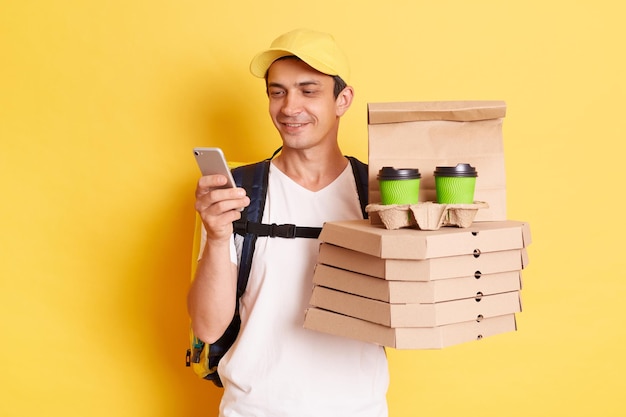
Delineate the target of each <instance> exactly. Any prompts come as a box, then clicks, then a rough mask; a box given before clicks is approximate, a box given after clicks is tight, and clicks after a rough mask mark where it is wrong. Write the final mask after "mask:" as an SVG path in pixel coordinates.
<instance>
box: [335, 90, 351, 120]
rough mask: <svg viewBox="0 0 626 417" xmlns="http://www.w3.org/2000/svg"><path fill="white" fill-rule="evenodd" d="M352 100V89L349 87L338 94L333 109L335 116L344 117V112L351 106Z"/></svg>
mask: <svg viewBox="0 0 626 417" xmlns="http://www.w3.org/2000/svg"><path fill="white" fill-rule="evenodd" d="M353 99H354V89H353V88H352V87H350V86H347V87H346V88H344V89H343V91H341V93H339V95H338V96H337V99H336V100H335V107H336V109H337V116H338V117H341V116H343V115H344V113H345V112H346V111H348V109H349V108H350V105H351V104H352V100H353Z"/></svg>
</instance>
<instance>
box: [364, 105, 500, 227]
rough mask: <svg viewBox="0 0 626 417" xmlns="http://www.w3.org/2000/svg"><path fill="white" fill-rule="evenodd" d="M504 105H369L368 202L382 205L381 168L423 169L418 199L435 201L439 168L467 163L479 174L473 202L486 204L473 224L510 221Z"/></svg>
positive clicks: (421, 170)
mask: <svg viewBox="0 0 626 417" xmlns="http://www.w3.org/2000/svg"><path fill="white" fill-rule="evenodd" d="M505 114H506V104H505V103H504V102H503V101H438V102H405V103H369V104H368V138H369V156H368V160H369V161H368V162H369V201H370V203H379V202H380V191H379V189H378V180H377V179H376V176H377V175H378V170H379V169H380V168H381V167H383V166H392V167H395V168H419V170H420V173H421V174H422V180H421V183H420V197H419V201H434V202H436V201H437V198H436V192H435V178H434V175H433V172H434V170H435V167H437V166H453V165H456V164H457V163H469V164H471V165H472V166H474V167H475V168H476V170H477V171H478V178H477V179H476V191H475V194H474V200H475V201H481V202H486V203H487V204H488V205H489V208H486V209H481V210H479V211H478V213H477V214H476V218H475V219H474V221H503V220H506V219H507V217H506V183H505V170H504V148H503V139H502V121H503V118H504V116H505Z"/></svg>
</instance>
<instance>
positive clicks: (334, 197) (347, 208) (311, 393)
mask: <svg viewBox="0 0 626 417" xmlns="http://www.w3.org/2000/svg"><path fill="white" fill-rule="evenodd" d="M361 217H362V215H361V209H360V205H359V200H358V194H357V191H356V184H355V181H354V177H353V174H352V170H351V167H350V165H349V164H348V166H347V167H346V169H345V170H344V171H343V173H342V174H341V175H340V176H339V177H338V178H337V179H336V180H335V181H334V182H333V183H332V184H330V185H328V186H327V187H326V188H324V189H323V190H320V191H317V192H312V191H309V190H307V189H305V188H303V187H301V186H300V185H298V184H297V183H295V182H294V181H292V180H291V179H290V178H289V177H287V176H286V175H285V174H284V173H282V172H281V171H280V170H279V169H278V168H276V167H275V166H274V165H273V164H272V165H271V167H270V172H269V186H268V195H267V201H266V206H265V211H264V214H263V222H264V223H278V224H280V223H293V224H296V225H298V226H313V227H320V226H322V225H323V222H324V221H339V220H347V219H356V218H361ZM318 248H319V241H318V240H317V239H304V238H297V239H284V238H268V237H259V238H258V240H257V243H256V249H255V254H254V262H253V266H252V271H251V274H250V278H249V282H248V287H247V290H246V292H245V294H244V295H243V297H242V299H241V307H240V311H241V319H242V327H241V332H240V334H239V337H238V339H237V341H236V342H235V344H234V345H233V347H232V348H231V349H230V350H229V352H228V353H227V354H226V355H225V356H224V358H223V359H222V360H221V362H220V365H219V373H220V376H221V379H222V381H223V383H224V395H223V398H222V402H221V405H220V416H221V417H244V416H245V417H251V416H254V417H307V416H311V417H313V416H315V417H335V416H336V417H386V416H387V414H388V412H387V402H386V392H387V387H388V383H389V374H388V367H387V358H386V356H385V352H384V349H383V348H382V347H380V346H377V345H374V344H370V343H364V342H359V341H355V340H351V339H348V338H343V337H337V336H331V335H327V334H324V333H320V332H315V331H311V330H308V329H304V328H303V322H304V312H305V309H306V308H307V307H308V302H309V298H310V296H311V290H312V277H313V271H314V267H315V262H316V258H317V253H318ZM233 250H234V248H233Z"/></svg>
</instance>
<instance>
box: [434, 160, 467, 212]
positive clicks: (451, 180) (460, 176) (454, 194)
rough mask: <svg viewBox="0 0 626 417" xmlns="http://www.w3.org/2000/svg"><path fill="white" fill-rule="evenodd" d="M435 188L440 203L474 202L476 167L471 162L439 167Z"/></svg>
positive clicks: (436, 173)
mask: <svg viewBox="0 0 626 417" xmlns="http://www.w3.org/2000/svg"><path fill="white" fill-rule="evenodd" d="M434 174H435V189H436V191H437V203H439V204H473V203H474V191H475V188H476V177H477V176H478V173H477V172H476V168H474V167H473V166H471V165H470V164H457V165H456V166H453V167H452V166H448V167H437V168H436V169H435V173H434Z"/></svg>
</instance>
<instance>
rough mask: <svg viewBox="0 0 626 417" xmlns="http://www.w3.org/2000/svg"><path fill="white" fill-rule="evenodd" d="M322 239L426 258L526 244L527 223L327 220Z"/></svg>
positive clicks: (376, 251)
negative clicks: (401, 225) (411, 224)
mask: <svg viewBox="0 0 626 417" xmlns="http://www.w3.org/2000/svg"><path fill="white" fill-rule="evenodd" d="M319 239H320V240H321V241H322V242H326V243H330V244H333V245H336V246H341V247H344V248H348V249H352V250H354V251H357V252H362V253H365V254H368V255H373V256H377V257H380V258H384V259H429V258H439V257H447V256H456V255H469V254H473V253H475V251H478V252H480V253H485V252H495V251H505V250H512V249H522V248H525V247H526V246H527V245H529V244H530V242H531V237H530V227H529V225H528V224H527V223H524V222H517V221H511V220H509V221H502V222H480V223H474V224H473V225H472V226H470V227H468V228H463V229H460V228H453V227H450V228H448V227H446V228H442V229H439V230H416V229H398V230H389V229H386V228H385V227H384V226H374V225H371V224H370V222H369V221H368V220H352V221H343V222H328V223H325V224H324V227H323V228H322V232H321V234H320V236H319Z"/></svg>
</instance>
